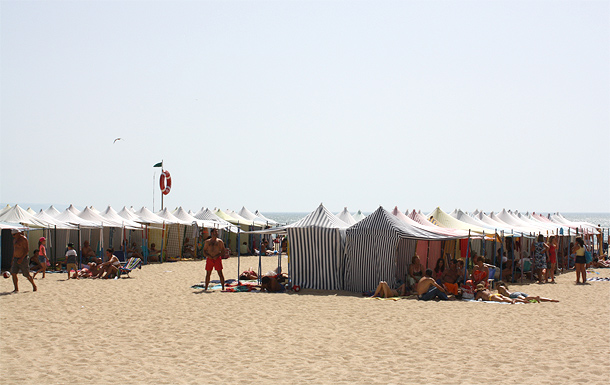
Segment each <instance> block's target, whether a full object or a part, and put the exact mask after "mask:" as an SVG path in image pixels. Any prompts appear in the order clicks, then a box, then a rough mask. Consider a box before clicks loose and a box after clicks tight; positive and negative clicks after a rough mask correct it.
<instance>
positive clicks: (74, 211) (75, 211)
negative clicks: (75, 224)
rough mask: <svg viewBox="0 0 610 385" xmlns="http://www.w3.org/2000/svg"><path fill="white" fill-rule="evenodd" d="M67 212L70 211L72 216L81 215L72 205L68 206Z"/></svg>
mask: <svg viewBox="0 0 610 385" xmlns="http://www.w3.org/2000/svg"><path fill="white" fill-rule="evenodd" d="M67 210H70V211H71V212H72V213H73V214H76V215H78V214H80V213H81V211H80V210H79V209H77V208H76V207H74V205H73V204H70V207H68V208H67Z"/></svg>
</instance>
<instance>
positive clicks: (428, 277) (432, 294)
mask: <svg viewBox="0 0 610 385" xmlns="http://www.w3.org/2000/svg"><path fill="white" fill-rule="evenodd" d="M437 297H438V298H439V299H441V300H443V301H446V300H448V299H449V297H447V291H446V290H445V288H443V287H442V286H440V285H439V284H438V283H436V281H435V280H434V278H432V269H426V272H425V273H424V276H423V277H422V278H421V279H420V280H419V282H418V283H417V299H419V300H421V301H430V300H431V299H435V298H437Z"/></svg>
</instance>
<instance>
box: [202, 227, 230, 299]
mask: <svg viewBox="0 0 610 385" xmlns="http://www.w3.org/2000/svg"><path fill="white" fill-rule="evenodd" d="M210 235H211V237H210V239H207V240H206V241H205V242H204V243H203V256H204V257H205V258H206V261H205V271H206V274H205V289H204V290H208V285H209V284H210V276H211V275H212V269H216V271H217V272H218V277H220V284H221V285H222V290H224V289H225V277H224V275H222V256H223V255H224V254H225V253H226V249H225V244H224V242H223V241H222V240H221V239H218V229H212V231H211V233H210Z"/></svg>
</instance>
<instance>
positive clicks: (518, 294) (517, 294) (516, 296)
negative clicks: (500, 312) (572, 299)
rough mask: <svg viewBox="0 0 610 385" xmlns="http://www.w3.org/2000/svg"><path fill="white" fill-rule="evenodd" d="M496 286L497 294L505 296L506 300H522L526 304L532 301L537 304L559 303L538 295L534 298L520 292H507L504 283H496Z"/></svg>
mask: <svg viewBox="0 0 610 385" xmlns="http://www.w3.org/2000/svg"><path fill="white" fill-rule="evenodd" d="M497 285H498V293H499V294H502V295H503V296H506V297H508V298H512V299H517V300H518V299H522V300H525V301H526V302H531V301H533V300H536V301H538V302H559V301H558V300H556V299H551V298H545V297H541V296H539V295H536V296H532V295H527V294H525V293H523V292H520V291H513V292H512V293H511V292H510V291H509V290H508V286H506V283H504V282H502V281H498V283H497Z"/></svg>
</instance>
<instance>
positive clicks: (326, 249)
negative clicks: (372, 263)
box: [285, 204, 348, 290]
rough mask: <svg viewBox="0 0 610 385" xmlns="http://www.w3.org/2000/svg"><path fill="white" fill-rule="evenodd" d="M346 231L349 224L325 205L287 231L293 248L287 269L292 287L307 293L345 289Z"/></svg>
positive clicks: (292, 225)
mask: <svg viewBox="0 0 610 385" xmlns="http://www.w3.org/2000/svg"><path fill="white" fill-rule="evenodd" d="M347 227H348V225H347V223H345V222H343V221H342V220H340V219H339V218H337V217H336V216H335V215H334V214H333V213H331V212H330V211H328V209H326V207H324V205H323V204H320V206H318V208H317V209H316V210H315V211H313V212H312V213H310V214H309V215H307V216H306V217H305V218H303V219H301V220H299V221H297V222H295V223H293V224H291V225H288V226H286V227H285V230H286V231H287V233H288V242H289V244H290V263H289V268H288V269H289V274H290V276H291V278H292V283H293V285H298V286H300V287H301V288H307V289H322V290H340V289H342V286H343V282H342V279H343V248H344V244H345V229H346V228H347Z"/></svg>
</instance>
